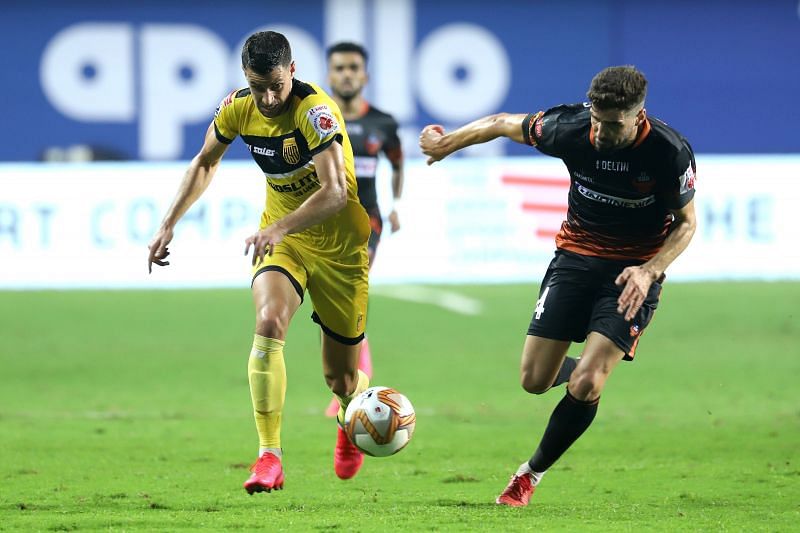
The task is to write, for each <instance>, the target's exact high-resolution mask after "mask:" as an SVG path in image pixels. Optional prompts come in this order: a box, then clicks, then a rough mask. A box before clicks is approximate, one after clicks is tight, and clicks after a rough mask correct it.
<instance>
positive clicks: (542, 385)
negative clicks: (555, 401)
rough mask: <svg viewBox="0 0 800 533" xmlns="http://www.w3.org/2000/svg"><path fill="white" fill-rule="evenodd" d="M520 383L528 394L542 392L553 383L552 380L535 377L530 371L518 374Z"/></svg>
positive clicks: (548, 388)
mask: <svg viewBox="0 0 800 533" xmlns="http://www.w3.org/2000/svg"><path fill="white" fill-rule="evenodd" d="M520 384H521V385H522V388H523V389H524V390H525V392H528V393H530V394H544V393H545V392H547V391H548V390H550V386H551V385H552V384H553V380H552V379H551V380H549V381H548V380H544V379H541V378H537V377H536V376H534V375H533V374H532V373H526V372H523V373H522V375H521V376H520Z"/></svg>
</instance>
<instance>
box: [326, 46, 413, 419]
mask: <svg viewBox="0 0 800 533" xmlns="http://www.w3.org/2000/svg"><path fill="white" fill-rule="evenodd" d="M327 59H328V84H329V85H330V87H331V96H332V97H333V100H334V101H335V102H336V103H337V104H338V105H339V109H341V111H342V116H344V119H345V129H346V130H347V134H348V135H349V137H350V143H351V144H352V145H353V155H354V156H355V166H356V181H357V182H358V199H359V201H360V202H361V205H363V206H364V209H366V210H367V214H368V215H369V222H370V226H371V227H372V231H371V233H370V237H369V243H368V250H367V252H368V254H369V265H370V267H372V263H373V261H374V260H375V253H376V251H377V249H378V243H379V242H380V238H381V232H382V231H383V217H382V216H381V211H380V208H379V207H378V191H377V184H376V179H375V175H376V171H377V168H378V156H379V154H380V153H381V152H383V154H384V155H385V156H386V158H387V159H388V160H389V163H391V166H392V198H393V199H394V203H393V206H392V211H391V212H390V213H389V223H390V224H391V228H392V233H394V232H396V231H398V230H399V229H400V218H399V215H398V213H397V206H398V204H399V203H400V197H401V196H402V194H403V151H402V148H401V144H400V138H399V137H398V136H397V122H396V121H395V120H394V118H393V117H392V116H391V115H390V114H388V113H384V112H383V111H381V110H380V109H378V108H376V107H375V106H373V105H372V104H370V103H369V102H368V101H367V100H366V99H365V98H364V96H363V95H362V92H363V90H364V87H365V86H366V84H367V80H368V75H367V59H368V54H367V51H366V49H365V48H364V47H363V46H361V45H360V44H357V43H352V42H339V43H336V44H334V45H332V46H330V47H329V48H328V50H327ZM358 368H359V369H360V370H362V371H363V372H364V373H366V374H367V375H368V376H370V377H372V357H371V354H370V349H369V342H368V340H367V338H366V337H364V340H363V341H362V342H361V354H360V357H359V361H358ZM338 409H339V403H338V401H337V400H336V398H334V399H333V400H331V403H330V405H329V406H328V409H327V410H326V412H325V414H327V415H328V416H336V413H337V411H338Z"/></svg>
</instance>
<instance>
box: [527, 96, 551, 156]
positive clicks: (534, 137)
mask: <svg viewBox="0 0 800 533" xmlns="http://www.w3.org/2000/svg"><path fill="white" fill-rule="evenodd" d="M559 115H560V113H559V112H558V108H555V109H549V110H547V111H539V112H538V113H530V114H529V115H528V116H526V117H525V119H524V120H523V121H522V136H523V138H524V139H525V144H528V145H529V146H533V147H535V148H536V149H537V150H539V151H540V152H542V153H543V154H547V155H551V156H555V157H560V152H559V150H558V145H557V140H558V126H559V121H558V117H559Z"/></svg>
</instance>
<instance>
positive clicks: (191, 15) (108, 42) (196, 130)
mask: <svg viewBox="0 0 800 533" xmlns="http://www.w3.org/2000/svg"><path fill="white" fill-rule="evenodd" d="M298 6H299V4H298V3H297V2H276V1H270V2H263V1H259V2H255V1H245V0H229V1H226V2H209V1H202V0H200V1H196V2H192V3H191V4H186V3H184V2H175V1H170V0H161V1H159V2H155V1H151V0H144V1H141V2H136V3H124V4H123V3H113V2H99V1H90V0H85V1H76V2H61V1H58V0H41V1H40V2H36V3H29V2H21V1H6V2H3V4H2V17H0V30H2V31H0V50H2V52H0V53H1V54H2V58H3V60H2V76H3V83H2V85H0V91H1V92H0V94H1V95H2V101H3V102H4V103H5V109H4V119H5V120H4V126H5V127H4V128H3V129H2V133H0V137H1V139H0V160H4V161H25V160H37V159H43V158H46V159H59V158H64V157H65V155H64V154H67V155H68V156H70V157H72V158H74V157H78V158H80V157H81V154H82V152H81V150H87V149H88V150H93V152H92V153H90V154H89V155H87V158H92V157H95V158H98V157H99V158H111V159H142V160H174V159H189V158H191V157H192V156H193V155H194V153H195V152H196V151H197V149H198V148H199V145H200V143H201V141H202V138H203V135H204V132H205V130H206V128H207V127H208V123H209V121H210V119H211V117H212V115H213V112H214V109H215V108H216V106H217V103H218V102H219V101H220V100H221V99H222V98H223V97H224V96H225V95H226V94H227V93H228V92H229V91H230V90H231V89H233V88H236V87H242V86H244V80H243V78H242V75H241V71H240V60H239V53H240V49H241V45H242V43H243V41H244V39H245V38H246V37H247V36H248V35H249V34H250V33H252V32H253V31H257V30H261V29H267V28H269V29H275V30H277V31H281V32H283V33H285V34H286V35H287V37H289V40H290V42H291V43H292V46H293V51H294V57H295V60H296V63H297V67H298V71H297V76H298V77H299V78H300V79H307V80H310V81H316V82H319V83H321V84H322V85H325V60H324V50H325V46H326V45H328V44H330V43H332V42H334V41H337V40H342V39H348V40H355V41H358V42H362V43H364V44H366V45H367V47H368V48H369V50H370V53H371V57H370V64H369V71H370V75H371V78H370V85H369V86H368V92H367V96H368V97H369V99H370V100H371V101H372V102H373V103H374V104H375V105H376V106H378V107H380V108H383V109H385V110H386V111H388V112H390V113H392V114H394V115H395V116H396V117H397V119H398V121H399V122H400V124H401V126H402V131H403V134H404V135H403V138H404V141H405V144H406V145H407V146H406V152H407V153H408V154H409V155H412V156H413V155H418V152H417V151H416V147H415V146H414V139H415V137H416V135H417V133H418V131H419V129H420V127H421V126H423V125H425V124H427V123H441V124H444V125H445V126H454V125H458V124H462V123H464V122H466V121H469V120H471V119H474V118H477V117H478V116H481V115H484V114H488V113H493V112H498V111H510V112H517V113H522V112H530V111H537V110H539V109H542V108H547V107H550V106H553V105H556V104H559V103H565V102H575V101H580V100H582V99H583V98H584V95H585V92H586V89H587V86H588V83H589V81H590V79H591V77H592V76H593V75H594V74H595V73H596V72H597V71H598V70H600V69H601V68H603V67H605V66H608V65H612V64H635V65H636V66H638V67H639V68H640V69H642V70H643V71H644V72H645V74H646V75H647V76H648V78H649V80H650V92H649V98H648V102H647V109H648V112H649V113H651V114H652V115H655V116H658V117H659V118H662V119H663V120H666V121H667V122H669V123H670V124H671V125H673V126H674V127H676V128H677V129H678V130H680V131H681V132H682V133H684V135H686V136H687V137H688V138H689V140H690V141H691V142H692V144H693V145H694V147H695V150H696V151H697V152H701V153H790V152H800V135H797V134H796V132H795V131H794V121H793V120H791V118H792V117H796V116H797V113H796V112H795V111H794V106H793V101H794V100H795V98H796V95H797V94H800V59H799V58H798V54H796V53H795V52H796V51H797V50H798V49H800V6H798V1H797V0H769V1H766V2H751V1H747V0H728V1H722V0H708V1H703V2H693V1H689V0H675V1H661V0H656V1H648V2H636V1H635V0H614V1H612V0H608V1H588V0H585V1H581V0H564V1H560V2H543V1H533V0H529V1H523V0H518V1H507V2H495V3H492V4H487V3H486V2H479V1H472V0H440V1H437V2H424V1H422V0H374V1H369V0H304V2H302V9H300V8H298ZM480 153H481V155H491V156H497V155H520V154H529V153H530V151H529V150H528V149H526V148H525V147H524V146H517V145H513V143H491V144H490V145H487V146H485V147H481V149H480ZM231 156H232V157H236V158H240V157H248V154H247V152H246V150H245V149H244V147H243V146H242V145H241V143H236V144H235V145H234V147H233V148H232V149H231V150H230V155H229V156H228V157H231Z"/></svg>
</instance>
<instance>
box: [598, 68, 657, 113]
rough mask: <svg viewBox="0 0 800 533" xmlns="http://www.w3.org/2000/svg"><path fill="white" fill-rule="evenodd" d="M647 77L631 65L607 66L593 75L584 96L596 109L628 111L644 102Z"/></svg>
mask: <svg viewBox="0 0 800 533" xmlns="http://www.w3.org/2000/svg"><path fill="white" fill-rule="evenodd" d="M646 95H647V79H646V78H645V77H644V74H642V73H641V72H640V71H639V70H637V69H636V67H634V66H633V65H623V66H620V67H608V68H605V69H603V70H601V71H600V72H598V73H597V75H595V77H594V78H593V79H592V84H591V85H590V86H589V91H588V92H587V93H586V96H587V97H588V98H589V101H590V102H591V103H592V105H593V106H595V107H597V108H598V109H620V110H624V111H628V110H630V109H633V108H634V107H636V106H637V105H639V104H642V103H644V98H645V96H646Z"/></svg>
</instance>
